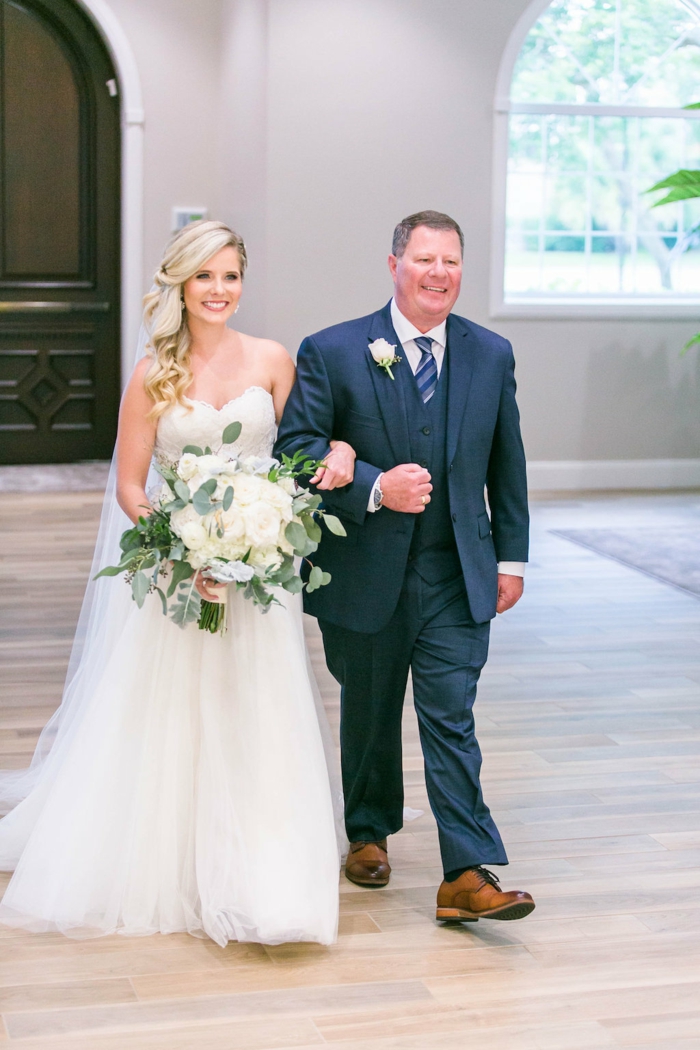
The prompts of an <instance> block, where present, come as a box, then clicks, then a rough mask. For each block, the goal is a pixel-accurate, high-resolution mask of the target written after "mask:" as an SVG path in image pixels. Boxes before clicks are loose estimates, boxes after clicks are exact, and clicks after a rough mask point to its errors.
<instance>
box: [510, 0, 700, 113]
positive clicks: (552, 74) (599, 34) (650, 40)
mask: <svg viewBox="0 0 700 1050" xmlns="http://www.w3.org/2000/svg"><path fill="white" fill-rule="evenodd" d="M699 26H700V8H698V5H697V4H696V3H694V2H689V0H555V2H554V3H552V4H550V5H549V7H548V8H547V10H546V11H545V12H544V13H543V14H542V15H541V17H540V18H539V19H538V21H537V22H536V23H535V25H534V26H533V27H532V29H531V30H530V32H529V33H528V35H527V37H526V39H525V43H524V44H523V48H522V50H521V53H520V56H519V59H518V62H517V64H516V68H515V74H514V77H513V86H512V93H511V98H512V99H513V100H514V101H517V102H531V101H536V102H579V103H582V102H604V103H618V102H623V103H628V104H632V105H647V106H683V105H686V104H688V103H689V102H694V101H697V94H698V85H699V84H700V47H699V46H698V45H699V44H700V35H698V27H699Z"/></svg>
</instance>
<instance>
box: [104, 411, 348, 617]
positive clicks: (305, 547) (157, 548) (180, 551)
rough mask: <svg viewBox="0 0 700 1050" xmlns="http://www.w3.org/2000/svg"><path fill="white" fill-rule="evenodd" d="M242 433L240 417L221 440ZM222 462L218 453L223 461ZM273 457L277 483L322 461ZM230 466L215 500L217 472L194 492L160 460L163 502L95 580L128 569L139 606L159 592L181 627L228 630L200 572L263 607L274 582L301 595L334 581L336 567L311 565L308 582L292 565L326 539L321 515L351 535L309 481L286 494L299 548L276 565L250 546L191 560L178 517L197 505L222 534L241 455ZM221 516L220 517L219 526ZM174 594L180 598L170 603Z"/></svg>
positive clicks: (287, 533) (207, 452)
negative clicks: (202, 586) (203, 589)
mask: <svg viewBox="0 0 700 1050" xmlns="http://www.w3.org/2000/svg"><path fill="white" fill-rule="evenodd" d="M240 433H241V424H240V423H231V424H230V425H229V426H228V427H226V429H225V430H224V432H223V434H222V445H228V444H232V443H233V442H235V441H236V440H237V439H238V437H239V436H240ZM186 454H187V455H189V456H190V457H195V462H196V460H197V459H200V458H202V457H207V456H212V450H211V449H210V448H205V449H201V448H199V447H198V446H196V445H188V446H187V447H186V448H185V449H183V456H184V455H186ZM181 462H182V461H181ZM221 462H222V461H221V460H219V463H221ZM269 464H270V468H269V469H265V471H264V474H261V478H263V479H264V480H265V481H266V482H269V483H271V484H272V485H277V483H278V482H280V481H281V480H282V479H291V480H293V481H297V479H299V478H301V477H304V476H310V475H312V474H314V473H315V472H316V471H317V469H318V468H319V466H320V465H321V464H320V463H319V462H317V461H314V460H312V459H310V458H309V457H308V456H306V455H305V454H304V453H303V452H297V453H295V455H294V456H292V457H289V456H282V460H281V462H279V461H277V460H269ZM227 466H230V467H232V468H233V470H232V471H226V474H227V476H229V477H232V479H233V483H232V484H229V485H227V486H226V488H225V489H224V491H223V494H222V495H221V498H219V499H217V498H216V493H217V489H220V485H219V481H218V480H217V476H216V475H215V476H213V477H209V478H207V480H205V481H204V482H203V483H202V484H201V485H199V487H198V488H197V489H196V490H195V491H194V492H191V491H190V487H189V485H188V484H187V482H186V481H185V480H184V479H183V478H182V477H181V476H180V474H179V473H178V466H163V465H160V464H157V465H156V469H157V470H158V472H159V474H160V475H161V476H162V478H163V480H164V481H165V483H166V485H165V487H164V493H161V498H160V503H159V505H157V506H156V507H154V509H153V510H151V511H150V513H149V514H148V515H146V516H141V517H139V519H138V522H137V523H136V525H134V526H133V527H132V528H130V529H127V530H126V532H124V533H123V535H122V537H121V540H120V546H121V550H122V556H121V558H120V560H119V563H118V564H117V565H110V566H107V567H106V568H104V569H102V571H101V572H99V573H98V574H97V577H96V579H97V578H98V577H100V576H118V575H120V574H121V573H124V574H125V578H126V580H127V582H129V583H130V584H131V590H132V595H133V598H134V600H135V602H136V604H137V605H138V606H139V608H141V607H142V606H143V603H144V601H145V600H146V596H147V595H148V594H150V593H153V592H155V593H156V594H158V596H159V598H160V600H161V603H162V607H163V614H164V615H165V616H170V618H171V619H172V620H173V622H174V623H176V624H177V625H178V626H180V627H183V628H184V627H186V626H187V625H188V624H189V623H194V622H197V623H198V625H199V627H200V629H201V630H206V631H210V632H211V633H215V632H216V631H222V630H223V629H224V627H225V617H226V606H225V604H222V603H217V602H208V601H206V600H203V599H202V598H201V597H200V595H199V593H198V591H197V590H196V587H195V581H196V577H197V572H198V571H202V572H203V574H204V576H205V577H206V578H210V579H213V580H215V581H219V582H223V583H235V585H236V589H237V590H242V591H243V597H244V598H247V599H249V600H252V601H253V602H254V603H255V604H256V605H260V606H261V607H262V611H263V612H266V611H267V610H268V609H269V608H270V606H271V605H273V604H278V605H279V604H280V603H279V601H278V600H277V598H276V597H275V595H274V592H273V590H272V588H275V587H281V588H282V589H284V590H286V591H289V592H290V593H292V594H298V593H300V592H301V591H302V590H303V589H304V588H305V587H306V589H307V590H308V591H314V590H317V589H318V588H319V587H323V586H326V585H327V584H328V583H330V580H331V576H330V573H327V572H324V571H323V570H322V569H321V568H320V566H318V565H312V566H311V571H310V573H309V578H308V580H307V581H306V582H304V581H303V580H302V579H301V577H300V576H299V575H298V574H297V571H296V567H295V564H294V556H295V555H296V556H298V557H300V558H303V559H305V560H307V561H308V559H309V556H310V555H311V554H313V553H314V552H315V551H316V550H317V549H318V546H319V543H320V542H321V538H322V531H321V527H320V525H319V520H321V519H322V520H323V521H325V524H326V527H327V528H328V529H329V531H331V532H332V533H334V534H335V535H336V536H345V535H346V532H345V529H344V527H343V525H342V523H341V521H340V520H339V519H338V518H336V517H335V516H334V515H332V514H328V513H327V512H326V511H324V510H322V509H321V502H322V498H321V496H318V495H315V494H313V493H311V492H310V491H309V490H308V489H303V488H299V489H298V491H297V492H296V494H295V495H294V496H291V495H289V494H287V496H286V497H283V498H284V499H286V500H288V501H289V500H291V511H292V513H293V516H294V520H293V521H290V522H288V524H287V525H286V527H285V529H284V537H285V539H286V541H287V543H288V544H289V545H290V546H291V547H292V548H293V553H292V554H290V553H289V552H288V551H281V550H280V549H279V547H278V548H277V552H278V558H277V559H276V564H274V565H267V566H260V565H259V564H257V565H255V566H253V565H251V564H249V559H250V556H251V549H248V550H247V551H246V552H245V553H244V554H243V555H242V556H241V557H240V558H237V559H236V560H235V561H234V560H232V559H227V558H225V557H221V556H219V555H218V554H217V555H216V556H215V557H214V558H213V559H211V563H210V564H208V565H205V566H202V565H201V562H200V564H199V567H198V568H196V567H195V566H193V565H192V564H191V561H190V560H188V559H191V558H192V557H193V551H192V550H188V548H187V546H186V544H185V542H184V540H183V539H182V538H181V537H180V536H179V535H178V533H177V532H176V530H175V528H174V527H173V522H172V516H173V514H175V513H177V512H178V511H182V510H184V509H185V508H186V507H187V506H188V505H191V506H192V507H193V508H194V511H195V512H196V514H197V515H199V516H200V517H201V519H206V520H208V521H209V522H210V526H209V527H210V529H212V530H213V532H212V533H211V535H212V536H216V537H217V538H218V539H219V540H221V541H223V540H224V538H225V532H224V528H223V526H222V523H221V517H220V516H219V517H218V518H217V512H223V513H226V512H228V511H230V509H231V507H232V505H233V502H234V488H235V484H236V476H237V475H238V476H240V474H241V473H243V474H244V473H245V471H243V470H242V468H241V466H240V463H239V461H238V460H237V459H235V458H232V459H230V460H227V461H224V463H223V468H222V469H223V470H225V468H226V467H227ZM220 472H222V471H221V470H220ZM248 476H250V475H248ZM285 492H287V489H285ZM217 521H218V524H216V526H215V527H214V523H215V522H217ZM168 573H170V580H169V584H168V587H167V590H164V584H163V585H162V586H161V583H162V579H163V578H164V577H166V576H167V575H168ZM173 597H174V599H175V601H174V603H173V604H171V605H169V604H168V603H169V601H170V599H171V598H173Z"/></svg>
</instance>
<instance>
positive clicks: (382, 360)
mask: <svg viewBox="0 0 700 1050" xmlns="http://www.w3.org/2000/svg"><path fill="white" fill-rule="evenodd" d="M395 350H396V344H395V343H387V341H386V339H375V340H374V342H373V343H370V344H369V352H370V354H371V355H372V357H373V358H374V360H375V361H376V362H377V364H378V365H379V367H380V368H383V369H384V371H385V372H386V374H387V375H388V376H389V377H390V378H391V379H393V378H394V374H393V372H392V371H391V366H392V365H397V364H398V363H399V361H400V360H401V358H400V357H397V356H396V354H395V353H394V351H395Z"/></svg>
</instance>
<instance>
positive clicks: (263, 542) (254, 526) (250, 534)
mask: <svg viewBox="0 0 700 1050" xmlns="http://www.w3.org/2000/svg"><path fill="white" fill-rule="evenodd" d="M242 512H243V516H244V518H245V531H246V536H247V538H248V542H249V543H250V544H251V546H253V547H270V546H272V545H273V544H276V543H277V537H278V536H279V531H280V525H281V524H282V519H281V516H280V512H279V511H278V510H277V509H276V508H275V507H271V506H270V504H269V503H263V501H262V500H258V501H257V502H256V503H251V504H250V505H249V506H245V507H243V508H242Z"/></svg>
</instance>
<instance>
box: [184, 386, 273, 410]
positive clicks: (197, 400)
mask: <svg viewBox="0 0 700 1050" xmlns="http://www.w3.org/2000/svg"><path fill="white" fill-rule="evenodd" d="M251 390H262V392H263V393H264V394H267V396H268V397H269V398H270V400H271V401H272V394H271V393H270V391H269V390H266V389H265V387H264V386H260V385H259V384H258V383H254V384H253V385H252V386H248V387H246V388H245V390H244V391H243V393H242V394H239V395H238V397H232V398H231V400H230V401H227V402H226V404H225V405H222V406H221V408H217V407H216V405H212V403H211V401H202V399H201V398H199V397H188V396H187V394H184V395H183V397H184V399H185V401H189V402H190V404H192V405H205V406H206V407H207V408H210V409H211V410H212V412H223V410H224V409H225V408H228V407H229V405H234V404H235V403H236V401H241V400H242V399H243V398H244V397H245V396H246V394H249V393H250V391H251Z"/></svg>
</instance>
